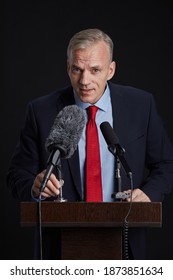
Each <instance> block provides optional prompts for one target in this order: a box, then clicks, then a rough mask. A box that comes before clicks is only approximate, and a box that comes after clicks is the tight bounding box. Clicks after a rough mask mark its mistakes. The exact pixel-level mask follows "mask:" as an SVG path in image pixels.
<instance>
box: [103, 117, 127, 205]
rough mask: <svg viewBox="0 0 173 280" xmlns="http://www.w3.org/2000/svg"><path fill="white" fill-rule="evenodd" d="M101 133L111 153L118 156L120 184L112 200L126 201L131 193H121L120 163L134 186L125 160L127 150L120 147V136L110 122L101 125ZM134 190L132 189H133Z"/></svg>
mask: <svg viewBox="0 0 173 280" xmlns="http://www.w3.org/2000/svg"><path fill="white" fill-rule="evenodd" d="M100 129H101V132H102V134H103V136H104V138H105V141H106V143H107V145H108V149H109V151H110V152H111V153H112V154H113V155H114V156H117V161H116V165H117V167H116V178H117V184H118V192H117V193H113V194H112V198H116V199H120V200H122V199H125V198H128V197H130V194H129V193H125V192H122V191H121V175H120V162H121V164H122V166H123V168H124V170H125V173H126V175H127V176H128V177H129V178H130V181H131V184H132V172H131V170H130V168H129V166H128V164H127V162H126V160H125V158H124V153H125V149H124V148H123V147H122V146H121V145H120V143H119V139H118V136H117V135H116V133H115V131H114V130H113V128H112V127H111V125H110V124H109V123H108V122H103V123H101V125H100ZM131 188H132V187H131Z"/></svg>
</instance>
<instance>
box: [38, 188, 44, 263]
mask: <svg viewBox="0 0 173 280" xmlns="http://www.w3.org/2000/svg"><path fill="white" fill-rule="evenodd" d="M41 202H42V199H41V193H40V195H39V199H38V236H39V254H40V260H42V259H43V242H42V209H41V206H42V205H41Z"/></svg>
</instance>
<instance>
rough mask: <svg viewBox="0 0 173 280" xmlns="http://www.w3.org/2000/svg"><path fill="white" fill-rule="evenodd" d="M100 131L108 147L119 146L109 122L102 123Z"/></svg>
mask: <svg viewBox="0 0 173 280" xmlns="http://www.w3.org/2000/svg"><path fill="white" fill-rule="evenodd" d="M100 129H101V132H102V134H103V136H104V138H105V141H106V143H107V145H108V146H112V145H118V144H119V139H118V136H117V135H116V133H115V131H114V130H113V128H112V126H111V125H110V123H109V122H102V123H101V124H100Z"/></svg>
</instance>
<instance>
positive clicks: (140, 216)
mask: <svg viewBox="0 0 173 280" xmlns="http://www.w3.org/2000/svg"><path fill="white" fill-rule="evenodd" d="M38 206H39V204H38V203H37V202H21V225H22V226H29V227H31V226H32V227H35V226H37V225H38V221H39V216H38ZM129 207H130V203H128V202H113V203H108V202H101V203H98V202H90V203H86V202H61V203H58V202H45V201H43V202H41V213H42V214H41V221H42V222H41V224H42V227H59V228H60V231H61V259H64V260H67V259H68V260H73V259H77V260H84V259H88V260H94V259H97V260H101V259H104V260H106V259H109V260H112V259H114V260H115V259H122V251H123V248H122V239H123V233H122V229H123V225H124V219H125V217H126V215H127V213H128V211H129ZM128 226H129V227H161V226H162V204H161V202H133V203H132V206H131V211H130V215H129V216H128Z"/></svg>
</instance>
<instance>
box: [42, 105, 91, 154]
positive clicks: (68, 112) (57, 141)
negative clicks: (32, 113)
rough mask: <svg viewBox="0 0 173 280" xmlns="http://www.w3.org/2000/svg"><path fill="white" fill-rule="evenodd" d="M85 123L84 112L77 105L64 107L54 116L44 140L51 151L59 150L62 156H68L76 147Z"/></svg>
mask: <svg viewBox="0 0 173 280" xmlns="http://www.w3.org/2000/svg"><path fill="white" fill-rule="evenodd" d="M84 125H85V116H84V112H83V110H82V109H81V108H79V107H78V106H77V105H69V106H66V107H64V108H63V109H62V110H61V111H60V112H59V113H58V115H57V116H56V118H55V120H54V123H53V126H52V128H51V130H50V134H49V136H48V138H47V139H46V142H45V147H46V149H47V150H48V151H49V152H51V151H52V150H54V149H59V150H60V155H61V157H62V158H70V157H71V156H72V155H73V153H74V152H75V150H76V149H77V145H78V142H79V140H80V137H81V134H82V131H83V128H84Z"/></svg>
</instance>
